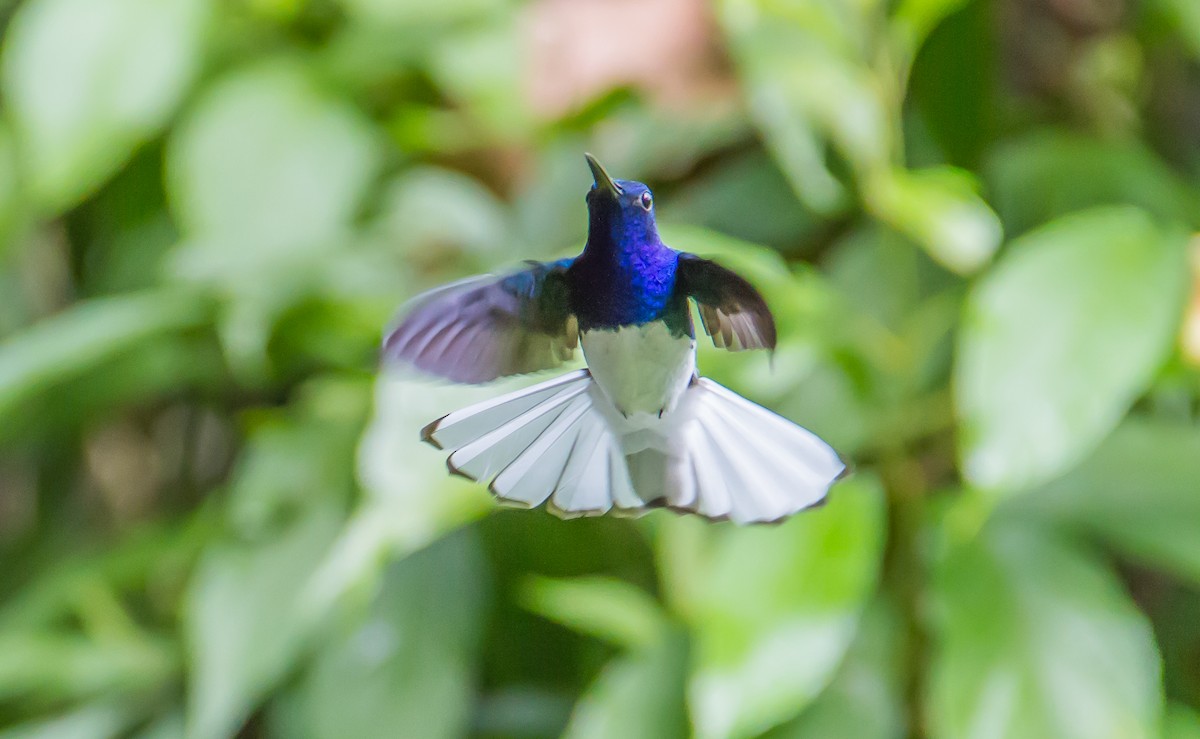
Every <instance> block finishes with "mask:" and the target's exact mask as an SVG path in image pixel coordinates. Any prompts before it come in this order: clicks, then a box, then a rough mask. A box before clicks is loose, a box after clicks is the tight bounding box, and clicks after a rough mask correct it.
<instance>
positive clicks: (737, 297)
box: [676, 254, 775, 352]
mask: <svg viewBox="0 0 1200 739" xmlns="http://www.w3.org/2000/svg"><path fill="white" fill-rule="evenodd" d="M676 280H677V284H678V285H679V286H680V287H681V288H682V289H683V291H684V292H685V294H687V296H688V297H690V298H692V299H694V300H695V301H696V305H697V306H698V307H699V308H700V320H701V321H702V322H703V324H704V331H705V333H707V334H708V335H709V336H711V337H712V340H713V344H715V345H716V346H718V347H721V348H724V349H728V350H730V351H735V352H736V351H742V350H743V349H774V348H775V319H774V318H773V317H772V316H771V310H770V308H768V307H767V302H766V301H765V300H763V297H762V295H759V293H758V290H755V289H754V286H753V285H751V284H750V283H749V282H747V281H746V280H744V279H742V278H741V277H739V276H738V275H737V274H735V273H734V272H731V271H729V270H727V269H725V268H724V267H722V266H721V265H719V264H717V263H716V262H712V261H709V260H707V259H701V258H700V257H698V256H696V255H695V254H680V255H679V268H678V271H677V272H676Z"/></svg>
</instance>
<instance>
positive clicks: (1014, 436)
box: [954, 208, 1187, 494]
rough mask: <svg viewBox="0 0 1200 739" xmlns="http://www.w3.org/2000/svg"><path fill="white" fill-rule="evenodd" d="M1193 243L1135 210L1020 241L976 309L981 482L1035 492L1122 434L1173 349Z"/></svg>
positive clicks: (1073, 220) (1070, 221) (961, 351)
mask: <svg viewBox="0 0 1200 739" xmlns="http://www.w3.org/2000/svg"><path fill="white" fill-rule="evenodd" d="M1185 244H1186V239H1185V238H1184V237H1183V236H1182V234H1177V233H1174V232H1167V231H1164V230H1163V229H1161V228H1159V227H1158V226H1156V225H1155V224H1154V222H1153V221H1151V219H1150V218H1149V217H1148V216H1147V215H1146V214H1145V213H1144V212H1142V211H1140V210H1138V209H1136V208H1105V209H1097V210H1091V211H1087V212H1084V213H1080V214H1077V215H1074V216H1070V217H1066V218H1063V219H1061V220H1059V221H1056V222H1054V223H1052V224H1050V225H1048V226H1045V227H1043V228H1041V229H1038V230H1037V231H1035V232H1031V233H1029V234H1027V235H1026V236H1023V237H1022V238H1021V239H1019V240H1018V241H1016V242H1014V243H1013V245H1012V249H1011V252H1010V253H1009V254H1007V255H1006V257H1005V258H1004V259H1003V260H1002V261H1001V262H1000V263H999V264H998V265H997V267H996V268H995V269H994V270H992V272H991V273H989V274H988V275H987V276H986V277H985V278H984V279H983V280H982V281H980V282H979V284H977V285H976V286H975V288H974V290H973V291H972V293H971V295H970V296H969V298H968V300H967V303H966V305H965V306H964V309H963V325H962V330H961V335H960V338H959V346H958V356H957V362H956V364H955V368H954V372H955V377H954V380H955V391H956V399H957V402H958V409H959V414H960V418H961V424H962V427H961V428H962V433H961V437H960V450H959V451H960V455H961V459H962V467H963V470H964V474H965V476H966V478H967V479H968V480H969V481H970V482H971V483H973V484H975V485H977V486H979V487H981V488H983V489H985V490H988V491H989V492H992V493H994V494H1003V493H1011V492H1014V491H1018V490H1023V489H1027V488H1029V487H1031V486H1033V485H1036V484H1038V483H1041V482H1044V481H1046V480H1047V479H1049V478H1052V477H1053V476H1055V475H1056V474H1058V473H1060V472H1062V471H1063V470H1065V469H1067V468H1069V467H1071V466H1072V465H1074V464H1076V463H1077V462H1078V461H1079V460H1080V459H1082V458H1083V457H1084V456H1085V455H1086V454H1087V453H1088V452H1089V451H1090V450H1091V449H1092V448H1093V447H1095V445H1096V444H1097V443H1099V442H1100V440H1101V439H1103V438H1104V436H1105V435H1106V434H1107V433H1108V432H1109V431H1111V430H1112V429H1113V428H1114V427H1115V426H1116V425H1117V422H1118V421H1119V420H1120V419H1121V416H1122V415H1124V413H1125V412H1126V410H1127V409H1128V408H1129V406H1130V404H1131V403H1132V402H1133V400H1134V399H1135V398H1136V397H1137V396H1138V395H1139V394H1140V393H1141V392H1142V391H1144V390H1145V388H1146V387H1147V385H1148V384H1149V382H1150V380H1151V379H1152V378H1153V376H1154V373H1155V372H1156V371H1157V370H1158V369H1159V367H1160V366H1161V364H1162V362H1163V360H1164V359H1165V358H1166V356H1167V354H1168V352H1169V351H1170V349H1171V345H1172V342H1173V339H1174V336H1175V330H1176V327H1177V326H1178V324H1179V320H1180V316H1181V315H1182V313H1183V301H1184V298H1185V289H1186V285H1187V271H1186V265H1187V262H1186V250H1185V248H1184V247H1185Z"/></svg>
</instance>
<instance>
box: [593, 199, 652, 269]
mask: <svg viewBox="0 0 1200 739" xmlns="http://www.w3.org/2000/svg"><path fill="white" fill-rule="evenodd" d="M588 220H589V223H588V238H587V244H586V245H585V246H584V250H583V253H584V255H586V256H587V257H588V258H589V260H591V261H595V262H601V263H610V264H612V265H613V266H614V267H625V268H638V267H639V266H640V265H645V264H646V263H647V262H658V261H663V260H661V259H656V257H665V256H666V255H667V254H669V253H670V252H671V250H670V249H669V248H667V246H666V245H665V244H663V242H662V239H660V238H659V237H658V229H657V228H655V226H654V221H653V220H649V219H632V218H620V217H615V214H611V213H608V212H606V211H599V212H593V213H592V214H591V217H590V218H589V219H588Z"/></svg>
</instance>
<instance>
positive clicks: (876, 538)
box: [0, 0, 1200, 739]
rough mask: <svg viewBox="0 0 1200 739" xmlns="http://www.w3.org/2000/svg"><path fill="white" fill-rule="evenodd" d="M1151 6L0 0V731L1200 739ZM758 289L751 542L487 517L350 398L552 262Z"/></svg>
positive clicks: (403, 406)
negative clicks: (810, 497)
mask: <svg viewBox="0 0 1200 739" xmlns="http://www.w3.org/2000/svg"><path fill="white" fill-rule="evenodd" d="M1198 7H1200V6H1198V5H1197V4H1196V3H1195V2H1194V0H1141V2H1132V0H1130V1H1128V2H1127V1H1125V0H1104V1H1103V2H1101V1H1100V0H1057V1H1056V2H1053V3H1050V2H1045V3H1043V2H1040V1H1038V0H894V1H891V2H885V1H884V0H854V1H853V2H848V1H846V0H781V1H768V0H715V1H714V2H713V3H712V4H703V3H701V2H699V1H698V0H697V1H696V2H693V1H692V0H610V1H605V0H570V1H568V0H23V1H22V2H8V3H0V22H2V23H3V35H2V37H0V93H2V106H0V109H2V111H3V117H2V119H0V573H2V575H0V737H2V738H3V739H13V738H15V737H23V738H27V737H43V738H57V737H81V738H83V739H93V738H107V737H138V738H141V739H173V738H175V737H189V738H190V739H219V738H221V737H231V736H235V735H238V736H246V737H259V736H262V737H288V738H291V737H296V738H299V739H304V738H306V737H308V738H311V739H332V738H334V737H338V738H340V737H351V738H362V739H372V738H375V737H397V736H404V737H443V736H444V737H452V736H464V735H472V736H485V737H549V736H560V735H565V736H568V737H629V738H631V739H632V738H633V737H648V738H654V739H671V738H672V737H684V736H699V737H706V738H713V739H716V738H723V737H752V736H765V737H770V738H771V739H800V738H804V739H816V738H827V737H863V738H864V739H898V738H900V737H908V736H914V737H917V736H919V737H926V736H927V737H933V738H934V739H958V738H963V739H975V738H983V737H989V738H992V737H996V738H999V737H1004V738H1012V739H1041V738H1045V739H1093V738H1095V739H1099V738H1111V739H1137V738H1140V737H1145V738H1147V739H1150V738H1155V737H1161V738H1162V739H1191V738H1194V737H1198V736H1200V370H1198V367H1200V247H1197V246H1196V244H1197V243H1200V242H1195V241H1193V240H1192V238H1191V237H1190V234H1192V233H1194V232H1195V231H1196V230H1197V227H1198V226H1200V139H1197V138H1196V136H1195V131H1196V130H1197V126H1200V10H1197V8H1198ZM585 150H590V151H593V152H596V153H597V154H598V155H599V156H600V157H601V158H602V159H603V160H604V161H605V162H606V163H607V164H608V165H609V167H610V168H611V169H612V171H614V172H615V173H619V174H620V175H621V176H624V177H630V178H639V179H644V180H647V181H648V182H649V183H650V184H651V185H652V186H654V187H655V188H656V192H657V194H658V202H659V204H660V220H661V221H662V222H663V232H664V234H665V236H666V237H667V240H668V242H669V243H671V244H673V245H674V246H676V247H678V248H681V249H686V250H689V251H693V252H698V253H701V254H705V255H709V256H713V257H716V258H719V259H721V260H723V261H724V262H725V263H727V264H728V265H729V266H731V267H734V268H736V269H738V270H739V271H741V272H742V273H743V274H745V275H747V276H748V277H749V278H751V279H752V280H753V281H754V282H755V283H756V284H757V285H758V286H759V287H760V288H761V289H762V290H763V291H764V293H765V294H766V296H767V298H768V300H769V302H770V303H771V305H772V307H773V309H774V310H775V312H776V315H777V317H778V320H779V325H780V336H781V340H780V347H779V350H778V352H777V353H776V354H775V356H774V357H771V358H769V357H767V356H762V355H731V354H727V353H725V352H716V351H712V350H710V349H708V348H702V350H701V357H700V364H701V367H702V370H703V371H704V372H705V373H706V374H709V375H712V376H714V377H716V378H717V379H719V380H720V381H722V382H724V383H727V384H729V385H730V386H731V387H734V388H735V389H737V390H738V391H739V392H742V393H744V394H746V395H747V396H749V397H751V398H753V399H755V400H757V401H759V402H761V403H763V404H765V405H768V406H770V407H772V408H774V409H776V410H778V411H779V412H781V413H784V414H785V415H788V416H789V417H791V418H794V419H796V420H797V421H798V422H801V423H803V424H804V425H806V426H808V427H810V428H812V429H813V430H814V431H816V432H818V433H820V434H821V435H822V436H824V437H826V438H827V439H829V440H830V441H831V442H833V443H834V444H835V446H836V447H837V448H838V449H839V450H840V451H841V452H842V453H843V455H844V456H845V457H846V458H847V459H848V460H850V461H851V462H852V465H853V467H854V470H855V471H854V474H853V475H851V476H850V477H849V478H848V479H846V480H844V481H843V482H841V483H839V484H838V486H837V487H836V488H835V489H834V490H833V492H832V494H831V497H830V501H829V503H828V505H827V506H825V507H823V508H821V509H819V510H816V511H813V512H808V513H804V514H802V515H799V516H797V517H795V518H794V519H792V520H790V521H788V522H787V523H784V524H782V525H780V526H777V527H766V528H750V529H739V528H736V527H733V526H732V525H730V524H710V523H706V522H704V521H701V520H695V519H687V518H676V517H674V516H673V515H671V514H668V513H656V514H652V515H650V516H647V517H646V518H645V519H642V520H639V521H628V520H617V519H601V520H580V521H568V522H564V521H559V520H557V519H554V518H552V517H550V516H549V515H547V514H545V513H543V512H540V511H539V512H512V511H498V510H495V508H494V505H493V504H492V503H491V501H490V498H489V497H488V495H487V493H486V492H485V491H484V490H483V489H482V488H481V487H478V486H473V485H469V484H466V483H464V482H463V481H461V480H457V479H452V478H450V477H449V476H447V475H446V474H445V469H444V466H443V463H442V460H441V457H440V455H439V454H437V453H436V452H434V451H433V450H431V449H428V448H426V447H423V446H421V445H419V444H418V441H417V430H418V429H419V428H420V427H421V426H422V425H424V424H425V423H426V422H427V421H428V420H430V419H432V418H435V417H437V416H439V415H441V414H443V413H445V412H447V411H449V410H451V409H454V408H455V407H458V406H461V405H464V404H467V403H469V402H472V401H474V400H477V399H481V398H484V397H490V396H494V395H497V394H499V393H501V392H504V391H505V390H507V389H510V388H513V387H517V386H519V385H521V384H522V383H526V382H529V381H530V380H529V378H516V379H513V380H508V381H504V382H501V383H498V384H496V385H494V386H491V387H483V388H471V387H467V388H461V387H449V386H445V385H435V384H420V383H414V382H411V381H406V380H404V379H401V378H396V377H390V376H387V375H386V374H385V375H384V376H380V377H377V376H376V369H377V368H376V347H377V346H378V340H379V337H380V334H381V331H382V328H383V326H385V325H386V323H387V322H388V320H389V319H390V317H391V314H392V311H393V310H394V309H395V307H396V306H397V305H398V304H400V303H401V302H402V301H403V300H405V299H406V298H408V297H410V296H412V295H413V294H415V293H416V292H418V291H420V290H422V289H425V288H427V287H430V286H433V285H437V284H440V283H442V282H445V281H449V280H451V279H455V278H457V277H461V276H465V275H469V274H473V273H477V272H481V271H489V270H499V269H505V268H507V267H509V266H510V265H514V264H517V263H518V262H519V260H521V259H525V258H549V257H553V256H557V255H562V254H570V253H573V252H574V250H577V249H578V248H579V245H580V243H581V240H582V237H583V235H584V228H585V216H584V208H583V202H582V200H583V194H584V191H585V188H586V187H587V186H588V184H589V177H588V174H587V170H586V168H585V167H584V166H583V160H582V153H583V151H585Z"/></svg>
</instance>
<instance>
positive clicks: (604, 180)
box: [583, 154, 622, 198]
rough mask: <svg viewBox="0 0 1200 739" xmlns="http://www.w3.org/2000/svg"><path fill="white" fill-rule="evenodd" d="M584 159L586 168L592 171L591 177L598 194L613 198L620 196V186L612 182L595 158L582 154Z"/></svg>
mask: <svg viewBox="0 0 1200 739" xmlns="http://www.w3.org/2000/svg"><path fill="white" fill-rule="evenodd" d="M583 158H584V159H587V163H588V168H589V169H591V170H592V177H593V178H595V180H596V189H597V190H599V191H600V192H606V193H608V194H609V195H611V196H613V197H614V198H615V197H616V196H618V195H620V194H621V192H622V190H621V186H620V185H618V184H617V183H616V182H614V181H613V178H612V177H609V176H608V172H606V171H605V170H604V166H603V165H602V164H600V162H598V161H596V157H594V156H592V155H591V154H584V155H583Z"/></svg>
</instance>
